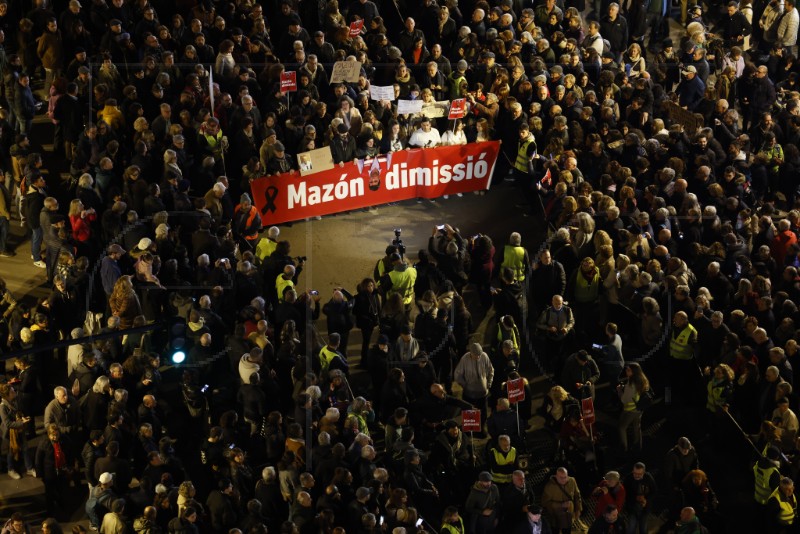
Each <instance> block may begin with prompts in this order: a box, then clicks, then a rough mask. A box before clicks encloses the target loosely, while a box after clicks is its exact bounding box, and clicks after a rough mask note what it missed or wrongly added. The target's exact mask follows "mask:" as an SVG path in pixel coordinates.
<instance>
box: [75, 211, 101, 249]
mask: <svg viewBox="0 0 800 534" xmlns="http://www.w3.org/2000/svg"><path fill="white" fill-rule="evenodd" d="M96 220H97V214H96V213H89V214H88V215H86V217H81V216H80V215H70V217H69V223H70V225H72V238H73V239H74V240H75V241H78V242H80V243H85V242H86V241H88V240H89V238H90V237H91V236H92V228H91V226H90V225H91V223H93V222H94V221H96Z"/></svg>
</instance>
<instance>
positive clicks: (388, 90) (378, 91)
mask: <svg viewBox="0 0 800 534" xmlns="http://www.w3.org/2000/svg"><path fill="white" fill-rule="evenodd" d="M369 97H370V98H371V99H372V100H388V101H389V102H392V101H394V86H393V85H383V86H381V85H370V86H369Z"/></svg>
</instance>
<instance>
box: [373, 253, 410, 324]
mask: <svg viewBox="0 0 800 534" xmlns="http://www.w3.org/2000/svg"><path fill="white" fill-rule="evenodd" d="M416 281H417V270H416V269H415V268H413V267H411V266H410V265H409V264H408V263H406V262H405V261H404V260H403V258H402V257H401V256H400V254H398V253H396V252H395V253H393V254H392V270H391V271H389V272H387V273H386V274H385V275H383V277H382V278H381V280H380V288H381V290H382V291H384V292H385V293H386V298H387V299H388V298H389V297H391V296H392V294H394V293H398V294H399V295H400V296H401V297H403V304H404V305H405V307H406V313H408V311H409V309H410V308H411V304H412V303H413V302H414V283H415V282H416Z"/></svg>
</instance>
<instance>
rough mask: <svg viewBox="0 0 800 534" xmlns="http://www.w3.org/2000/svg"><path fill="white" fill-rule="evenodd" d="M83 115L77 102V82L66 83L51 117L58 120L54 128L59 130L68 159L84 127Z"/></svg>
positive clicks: (81, 108) (70, 158)
mask: <svg viewBox="0 0 800 534" xmlns="http://www.w3.org/2000/svg"><path fill="white" fill-rule="evenodd" d="M83 117H84V113H83V107H82V106H81V105H80V103H79V102H78V84H76V83H74V82H72V83H70V84H68V85H67V94H65V95H64V96H62V97H61V98H59V99H58V101H57V102H56V106H55V109H54V110H53V118H54V119H55V120H56V121H58V122H57V123H56V129H57V130H61V137H62V139H63V140H64V153H65V155H66V157H67V160H69V161H71V160H72V154H73V152H74V150H75V145H77V144H78V138H79V137H80V135H81V132H82V131H83V128H84V125H83Z"/></svg>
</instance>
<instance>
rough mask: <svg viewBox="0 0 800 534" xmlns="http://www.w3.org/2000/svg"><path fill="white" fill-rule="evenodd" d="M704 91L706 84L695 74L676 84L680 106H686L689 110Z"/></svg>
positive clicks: (698, 101)
mask: <svg viewBox="0 0 800 534" xmlns="http://www.w3.org/2000/svg"><path fill="white" fill-rule="evenodd" d="M705 91H706V84H704V83H703V80H701V79H700V78H699V77H698V76H697V75H695V77H694V78H692V79H691V80H689V79H684V80H683V81H682V82H681V83H680V85H679V86H678V90H677V93H678V95H679V96H680V104H681V106H686V108H687V109H688V110H689V111H694V109H695V108H696V107H697V105H698V104H699V103H700V101H701V100H702V99H703V94H704V93H705Z"/></svg>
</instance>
